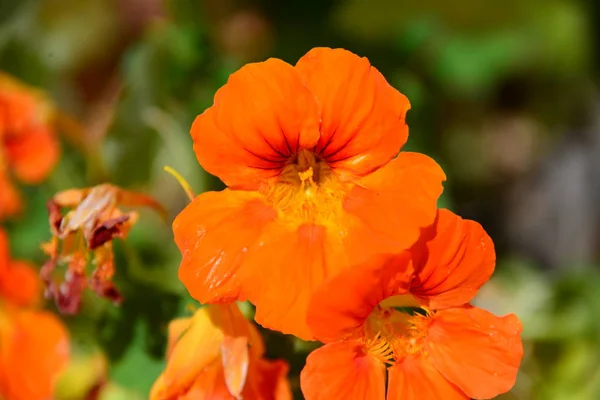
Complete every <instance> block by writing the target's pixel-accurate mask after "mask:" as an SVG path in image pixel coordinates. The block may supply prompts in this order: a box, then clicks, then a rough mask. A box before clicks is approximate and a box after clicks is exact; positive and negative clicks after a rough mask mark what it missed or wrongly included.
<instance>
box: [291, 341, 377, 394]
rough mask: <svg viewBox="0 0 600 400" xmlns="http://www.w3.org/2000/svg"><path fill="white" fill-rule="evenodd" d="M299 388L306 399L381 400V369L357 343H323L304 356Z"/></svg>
mask: <svg viewBox="0 0 600 400" xmlns="http://www.w3.org/2000/svg"><path fill="white" fill-rule="evenodd" d="M300 387H301V388H302V393H303V394H304V398H305V399H306V400H338V399H339V400H353V399H356V400H364V399H369V400H383V399H384V398H385V367H384V365H383V364H382V363H380V362H379V361H377V360H376V359H375V358H372V357H370V356H368V355H366V354H365V352H364V351H363V346H362V344H361V343H360V342H358V341H343V342H336V343H331V344H326V345H325V346H323V347H321V348H319V349H317V350H315V351H313V352H312V353H310V354H309V355H308V358H307V359H306V366H305V367H304V369H303V370H302V372H301V374H300Z"/></svg>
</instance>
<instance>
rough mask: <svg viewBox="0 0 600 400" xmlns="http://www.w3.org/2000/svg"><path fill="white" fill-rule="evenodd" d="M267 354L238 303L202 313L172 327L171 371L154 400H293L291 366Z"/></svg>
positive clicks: (158, 384) (156, 386)
mask: <svg viewBox="0 0 600 400" xmlns="http://www.w3.org/2000/svg"><path fill="white" fill-rule="evenodd" d="M264 351H265V350H264V344H263V342H262V339H261V337H260V333H259V332H258V330H257V329H256V328H255V327H254V325H252V324H251V323H250V322H248V321H247V320H246V319H245V318H244V316H243V315H242V313H241V312H240V310H239V308H238V306H237V304H235V303H234V304H230V305H210V306H206V307H203V308H200V309H199V310H198V311H196V313H195V314H194V316H193V317H191V318H182V319H177V320H174V321H172V322H171V324H170V325H169V343H168V347H167V367H166V369H165V371H164V372H163V373H162V375H161V376H160V377H159V378H158V379H157V381H156V382H155V383H154V386H153V387H152V390H151V392H150V400H192V399H220V400H240V399H244V400H291V398H292V397H291V392H290V388H289V384H288V382H287V379H286V375H287V371H288V366H287V364H286V363H285V362H284V361H281V360H276V361H269V360H266V359H264V358H263V354H264Z"/></svg>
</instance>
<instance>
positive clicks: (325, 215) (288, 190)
mask: <svg viewBox="0 0 600 400" xmlns="http://www.w3.org/2000/svg"><path fill="white" fill-rule="evenodd" d="M348 189H349V188H348V184H343V183H342V182H340V181H339V179H338V178H337V177H336V175H335V173H334V171H333V170H332V169H331V167H329V165H328V164H327V163H326V162H325V161H323V160H320V159H319V158H318V157H317V156H316V155H315V153H313V152H312V151H310V150H307V149H301V150H300V151H298V153H296V154H295V155H294V156H293V157H292V158H291V159H290V160H289V162H288V163H287V164H286V165H285V166H284V167H283V169H282V171H281V173H280V175H279V177H278V179H277V181H276V182H271V183H269V184H267V185H266V186H265V188H264V189H263V194H264V195H265V197H266V199H267V201H268V202H269V203H270V204H271V205H272V206H273V208H274V209H275V210H276V211H277V214H278V217H279V220H280V222H283V223H287V224H289V225H291V226H292V227H298V226H300V225H302V224H304V223H314V224H317V225H325V226H326V225H330V224H336V220H337V217H338V216H339V214H340V213H341V209H342V199H343V197H344V195H345V194H346V192H347V191H348Z"/></svg>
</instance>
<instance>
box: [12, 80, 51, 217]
mask: <svg viewBox="0 0 600 400" xmlns="http://www.w3.org/2000/svg"><path fill="white" fill-rule="evenodd" d="M53 115H54V109H53V107H52V104H51V102H50V101H49V100H48V99H47V98H46V97H45V95H44V94H43V93H42V92H40V91H38V90H36V89H33V88H31V87H28V86H26V85H24V84H22V83H20V82H17V81H16V80H15V79H14V78H12V77H10V76H8V75H6V74H4V73H2V72H0V219H3V218H5V217H7V216H10V215H12V214H15V213H17V212H18V211H20V209H21V207H22V200H21V196H20V193H19V191H18V190H17V188H16V187H15V186H14V184H13V182H12V178H13V176H14V177H15V178H17V179H18V180H20V181H22V182H24V183H28V184H37V183H39V182H41V181H42V180H44V179H45V178H46V177H47V176H48V174H49V173H50V172H51V171H52V169H53V167H54V165H55V164H56V162H57V161H58V156H59V152H60V150H59V145H58V140H57V138H56V135H55V133H54V130H53V128H52V117H53Z"/></svg>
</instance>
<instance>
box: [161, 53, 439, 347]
mask: <svg viewBox="0 0 600 400" xmlns="http://www.w3.org/2000/svg"><path fill="white" fill-rule="evenodd" d="M409 108H410V104H409V101H408V100H407V98H406V97H405V96H404V95H402V94H401V93H399V92H398V91H397V90H395V89H394V88H393V87H392V86H390V85H389V84H388V83H387V82H386V80H385V78H384V77H383V76H382V75H381V73H380V72H379V71H377V69H375V68H374V67H373V66H371V64H370V63H369V61H368V60H367V59H366V58H360V57H358V56H356V55H354V54H352V53H350V52H349V51H346V50H342V49H328V48H316V49H313V50H311V51H310V52H309V53H308V54H306V55H305V56H303V57H302V58H301V59H300V60H299V61H298V62H297V64H296V65H295V66H292V65H289V64H287V63H285V62H283V61H281V60H278V59H269V60H267V61H265V62H261V63H254V64H248V65H246V66H244V67H243V68H241V69H240V70H239V71H238V72H236V73H234V74H232V75H231V76H230V78H229V80H228V82H227V84H225V86H223V87H222V88H221V89H219V91H218V92H217V93H216V95H215V99H214V105H213V106H212V107H210V108H208V109H207V110H206V111H204V113H202V114H201V115H199V116H198V117H197V118H196V120H195V121H194V123H193V125H192V128H191V135H192V138H193V140H194V151H195V153H196V156H197V158H198V161H199V163H200V164H201V165H202V167H203V168H204V169H205V170H206V171H208V172H209V173H211V174H213V175H216V176H217V177H219V178H220V179H221V180H222V181H223V182H224V183H225V184H226V185H227V186H228V188H227V189H225V190H223V191H221V192H207V193H203V194H201V195H199V196H198V197H196V198H195V200H194V201H193V202H192V203H191V204H190V205H188V206H187V207H186V208H185V209H184V210H183V211H182V212H181V213H180V214H179V215H178V217H177V218H176V219H175V221H174V224H173V230H174V233H175V241H176V243H177V245H178V246H179V249H180V250H181V253H182V257H183V259H182V262H181V266H180V269H179V277H180V279H181V280H182V281H183V283H184V284H185V286H186V287H187V289H188V290H189V292H190V293H191V295H192V296H193V297H195V298H196V299H197V300H199V301H200V302H202V303H224V302H229V301H233V300H250V301H251V302H252V303H253V304H255V305H256V307H257V313H256V321H257V322H259V323H260V324H262V325H263V326H266V327H269V328H272V329H276V330H279V331H282V332H284V333H291V334H294V335H296V336H299V337H301V338H305V339H310V338H311V335H310V331H309V330H308V328H307V326H306V323H305V315H306V308H307V305H308V302H309V299H310V296H311V294H312V292H313V291H314V290H315V289H316V288H317V287H318V286H319V285H320V284H321V283H322V282H323V281H325V280H326V279H329V278H331V277H332V276H334V275H336V274H337V273H339V272H340V271H342V270H344V269H346V268H348V267H349V266H350V265H351V264H352V263H355V262H359V261H361V260H366V259H368V258H369V257H371V256H373V255H374V254H378V253H383V252H394V251H397V250H398V249H400V250H402V249H406V248H408V247H410V246H411V245H412V244H413V243H414V242H415V241H416V240H417V238H418V236H419V231H420V228H422V227H425V226H428V225H430V224H431V223H432V222H433V220H434V218H435V214H436V202H437V199H438V197H439V195H440V194H441V192H442V181H443V180H444V179H445V176H444V173H443V171H442V170H441V169H440V167H439V166H438V165H437V164H436V163H435V162H434V161H433V160H432V159H430V158H429V157H427V156H425V155H422V154H418V153H410V152H400V149H401V147H402V146H403V145H404V143H405V142H406V140H407V138H408V127H407V125H406V121H405V117H406V113H407V111H408V110H409Z"/></svg>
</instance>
